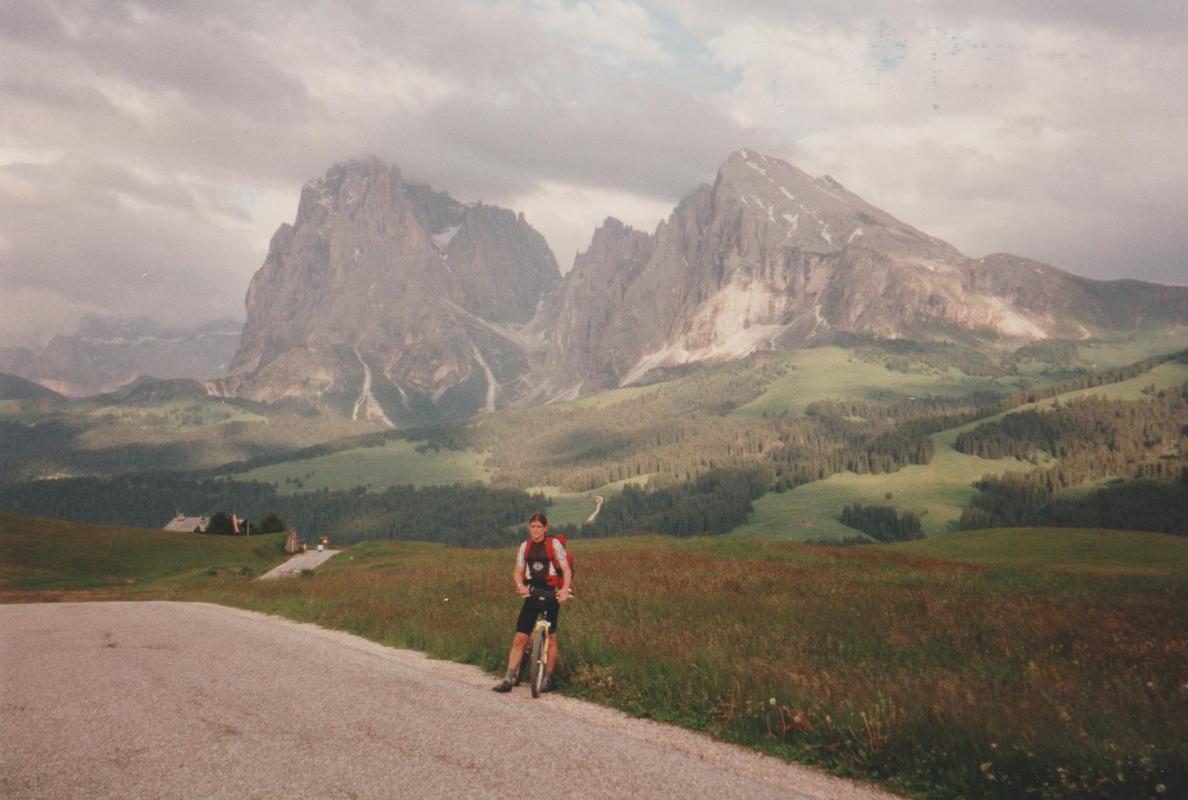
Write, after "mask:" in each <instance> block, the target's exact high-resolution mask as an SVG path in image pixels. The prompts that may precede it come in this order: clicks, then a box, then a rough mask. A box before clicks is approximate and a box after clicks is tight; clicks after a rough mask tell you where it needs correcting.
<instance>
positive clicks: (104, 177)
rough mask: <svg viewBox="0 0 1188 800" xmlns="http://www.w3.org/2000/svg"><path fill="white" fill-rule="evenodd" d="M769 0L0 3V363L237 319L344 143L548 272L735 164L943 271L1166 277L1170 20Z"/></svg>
mask: <svg viewBox="0 0 1188 800" xmlns="http://www.w3.org/2000/svg"><path fill="white" fill-rule="evenodd" d="M791 5H792V4H788V3H784V2H775V0H772V1H771V2H752V3H749V4H747V6H746V10H745V11H743V12H739V11H737V10H733V9H734V8H735V7H728V6H726V5H725V4H719V3H709V2H704V3H699V2H695V1H693V0H687V1H686V2H675V0H674V1H673V2H664V1H663V0H658V1H657V2H655V3H651V4H645V3H640V2H634V0H582V1H581V2H576V3H575V2H563V0H524V2H513V1H512V0H493V1H491V2H478V1H477V0H476V1H475V2H464V1H462V0H455V1H454V2H449V3H442V2H426V1H424V0H409V1H408V2H402V3H399V4H386V3H379V2H363V1H362V0H355V2H344V3H337V4H319V5H318V7H317V8H315V9H312V10H307V9H300V8H298V7H297V6H296V4H290V3H282V2H258V3H252V4H245V3H239V2H234V0H209V1H204V2H198V0H194V1H193V2H178V3H170V4H148V3H144V4H138V3H132V2H128V3H124V4H119V5H117V4H108V3H105V4H94V3H89V2H83V1H82V0H79V1H78V2H72V1H71V0H60V1H59V2H54V3H46V2H34V1H32V0H31V1H30V2H22V1H21V0H18V1H17V2H14V3H5V4H2V5H0V104H3V107H4V108H5V114H4V115H3V118H2V119H0V345H4V344H15V343H30V342H32V341H35V340H44V339H45V338H46V337H48V336H50V335H52V334H54V333H59V332H64V331H66V330H68V329H69V328H70V326H71V325H72V324H73V323H74V321H76V320H77V319H78V318H79V317H80V316H81V315H82V314H84V313H88V312H95V311H109V312H111V313H125V314H149V315H150V316H154V317H156V318H157V319H159V320H160V321H162V322H169V323H191V322H197V321H202V320H206V319H210V318H213V317H236V316H240V315H241V314H242V302H243V294H244V291H245V288H246V286H247V282H248V280H249V278H250V276H251V274H252V272H254V271H255V269H256V268H258V266H259V265H260V263H262V261H263V257H264V253H265V249H266V247H267V242H268V238H269V236H270V235H271V233H272V231H273V230H274V229H275V228H276V226H277V225H279V224H280V223H281V222H284V221H288V220H291V219H292V218H293V215H294V213H295V210H296V204H297V196H298V192H299V190H300V186H301V185H302V184H303V183H304V182H305V181H306V180H308V179H309V178H311V177H314V176H317V175H321V174H323V173H324V172H325V170H326V169H327V167H328V166H329V165H330V164H332V163H333V162H335V161H338V160H341V159H343V158H350V157H356V156H360V155H365V154H376V155H379V156H380V157H381V158H384V159H385V160H387V161H389V162H391V163H394V164H397V165H399V166H400V167H401V169H402V170H403V172H404V173H405V174H406V175H407V176H408V177H410V178H412V179H414V180H420V181H424V182H427V183H430V184H432V185H433V186H434V187H435V188H438V189H443V190H446V191H448V192H450V193H451V194H453V195H454V196H456V197H458V198H459V199H463V200H478V199H482V200H484V201H486V202H491V203H498V204H500V205H506V206H509V207H512V208H515V209H517V210H523V211H525V213H526V215H527V217H528V219H529V221H530V222H532V223H533V224H535V225H536V226H537V227H538V228H539V229H540V230H541V231H542V232H543V233H544V234H545V236H546V238H548V239H549V242H550V244H551V245H552V246H553V248H554V251H555V252H556V253H557V256H558V261H559V262H560V263H561V264H562V268H563V269H567V268H568V267H569V265H570V263H571V262H572V258H573V254H574V252H575V251H576V250H578V249H580V248H583V247H585V246H586V244H587V243H588V241H589V236H590V233H591V232H592V230H593V228H594V226H595V225H596V224H598V223H599V222H600V221H601V220H602V219H603V218H604V217H606V216H608V215H614V216H618V217H620V218H622V219H624V220H625V221H627V222H629V223H631V224H634V225H637V226H641V227H645V228H651V227H652V226H654V225H655V223H656V221H657V220H658V219H659V218H660V217H661V216H663V215H665V214H667V213H668V211H669V210H670V209H671V208H672V206H673V205H675V203H676V202H677V201H678V200H679V199H680V197H681V196H682V195H684V194H685V193H686V192H688V191H689V190H690V189H692V188H693V187H694V186H696V185H697V184H698V183H700V182H704V181H711V180H712V179H713V175H714V171H715V169H716V167H717V166H718V164H719V163H720V162H721V161H722V160H723V159H724V157H725V156H726V154H727V153H728V152H730V151H731V150H734V149H737V148H738V147H742V146H747V147H753V148H756V149H759V150H762V151H764V152H767V153H769V154H771V155H775V156H779V157H784V158H789V159H791V160H793V161H795V162H796V163H798V164H799V165H800V166H802V167H803V168H805V169H807V170H808V171H810V172H813V173H820V172H828V173H830V174H832V175H833V176H834V177H835V178H837V179H838V180H840V181H842V182H843V183H845V184H846V185H847V186H848V187H849V188H851V189H852V190H854V191H856V192H858V193H859V194H861V195H863V196H864V197H866V198H867V199H868V200H870V201H871V202H873V203H875V204H876V205H879V206H881V207H883V208H885V209H886V210H888V211H890V212H891V213H893V214H895V215H896V216H898V217H900V218H902V219H904V220H905V221H908V222H910V223H912V224H914V225H916V226H917V227H920V228H922V229H924V230H926V231H928V232H929V233H932V234H934V235H938V236H941V237H943V238H946V239H948V240H950V241H952V242H953V243H954V244H955V245H957V246H958V247H959V248H961V249H963V250H964V251H966V252H967V253H969V254H971V255H981V254H984V253H986V252H991V251H998V250H1006V251H1011V252H1017V253H1021V254H1024V255H1028V256H1032V257H1035V258H1039V259H1042V260H1047V261H1050V262H1052V263H1054V264H1056V265H1058V266H1061V267H1063V268H1066V269H1069V270H1070V271H1073V272H1077V273H1079V274H1083V275H1087V276H1090V277H1096V278H1119V277H1141V278H1147V279H1151V280H1159V281H1165V282H1180V283H1183V282H1188V262H1186V260H1185V257H1184V255H1183V254H1184V253H1185V252H1188V231H1186V230H1185V226H1184V225H1183V222H1182V218H1183V212H1182V209H1183V208H1184V207H1185V206H1186V201H1188V157H1186V156H1185V154H1184V153H1183V152H1182V143H1183V142H1185V141H1188V99H1186V97H1185V95H1184V93H1183V92H1182V90H1181V89H1180V85H1179V84H1180V82H1181V81H1182V77H1181V76H1183V75H1184V74H1188V51H1185V49H1184V48H1183V47H1182V45H1181V42H1182V41H1183V35H1184V34H1185V33H1188V30H1186V27H1188V26H1186V25H1185V12H1184V8H1185V7H1184V5H1183V4H1182V3H1175V2H1166V3H1158V2H1152V3H1148V4H1144V6H1143V7H1142V13H1134V12H1133V10H1131V11H1129V12H1127V13H1122V10H1120V7H1118V6H1116V4H1107V3H1084V2H1076V3H1074V2H1071V0H1070V1H1069V2H1061V3H1047V4H1025V3H1022V2H1017V3H1001V4H996V6H995V9H994V10H993V11H992V12H987V11H985V10H979V11H978V12H977V13H976V14H975V13H971V12H969V11H967V10H965V9H966V8H967V7H968V6H967V4H956V3H939V2H938V3H932V4H929V3H924V4H912V5H911V8H910V11H905V10H904V7H903V4H892V3H889V2H888V3H878V2H864V3H862V4H854V5H853V6H852V7H848V6H847V4H845V3H842V4H828V5H826V4H820V5H812V4H808V5H805V4H796V5H797V6H798V7H799V8H798V9H796V10H790V8H789V6H791ZM1033 5H1038V6H1042V7H1038V8H1033V7H1032V6H1033ZM728 8H731V9H732V10H727V9H728Z"/></svg>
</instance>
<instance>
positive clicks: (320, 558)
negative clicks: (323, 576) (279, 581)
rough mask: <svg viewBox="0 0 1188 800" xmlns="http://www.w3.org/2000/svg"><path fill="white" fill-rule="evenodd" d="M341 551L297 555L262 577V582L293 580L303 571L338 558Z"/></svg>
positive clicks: (315, 549) (313, 550)
mask: <svg viewBox="0 0 1188 800" xmlns="http://www.w3.org/2000/svg"><path fill="white" fill-rule="evenodd" d="M341 552H342V551H341V550H323V551H321V552H320V553H319V552H318V550H317V548H314V549H312V550H306V551H305V552H304V553H297V554H296V555H295V556H293V557H292V558H290V559H289V560H288V561H286V562H285V563H283V564H280V565H278V566H275V567H273V568H272V569H270V570H268V571H267V572H265V573H264V574H263V575H261V576H260V580H262V581H268V580H272V579H274V578H292V577H294V576H295V575H300V574H301V570H303V569H313V568H314V567H316V566H318V565H319V564H321V563H323V562H325V561H326V559H328V558H331V557H332V556H336V555H338V554H339V553H341Z"/></svg>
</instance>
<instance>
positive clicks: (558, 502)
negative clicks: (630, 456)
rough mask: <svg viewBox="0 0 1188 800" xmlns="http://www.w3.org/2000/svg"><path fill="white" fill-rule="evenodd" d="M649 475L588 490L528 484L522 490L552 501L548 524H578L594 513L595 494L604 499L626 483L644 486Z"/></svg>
mask: <svg viewBox="0 0 1188 800" xmlns="http://www.w3.org/2000/svg"><path fill="white" fill-rule="evenodd" d="M650 477H651V475H640V476H639V477H636V478H627V479H625V480H621V481H615V482H614V483H608V484H606V485H605V486H599V487H598V488H597V489H591V490H590V491H588V492H563V491H561V490H560V489H558V488H557V487H556V486H530V487H528V488H527V489H525V490H524V491H525V492H527V493H528V494H536V493H538V492H539V493H540V494H543V495H544V496H545V497H547V498H549V499H550V500H552V501H553V504H552V505H551V506H549V507H548V517H549V524H550V525H580V524H582V523H583V522H585V521H586V520H587V519H589V518H590V515H591V514H593V513H594V507H595V501H594V496H595V495H598V496H599V497H602V498H604V499H605V498H607V497H614V496H615V495H617V494H619V493H620V492H622V491H623V487H624V486H626V485H627V484H629V483H632V484H635V485H637V486H644V485H646V484H647V482H648V478H650Z"/></svg>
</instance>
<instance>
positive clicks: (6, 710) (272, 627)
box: [0, 602, 890, 800]
mask: <svg viewBox="0 0 1188 800" xmlns="http://www.w3.org/2000/svg"><path fill="white" fill-rule="evenodd" d="M509 624H510V623H509ZM493 683H494V681H493V680H492V678H491V677H490V676H487V675H485V674H484V673H482V672H481V671H480V670H478V669H476V668H474V667H468V666H465V665H461V664H453V663H449V662H443V661H434V660H431V659H428V658H426V657H424V656H422V655H421V654H419V653H414V652H410V651H406V650H395V649H392V648H387V647H383V646H381V645H378V644H375V643H373V642H369V641H366V640H364V639H361V638H358V637H355V636H351V635H349V634H345V633H339V632H335V631H328V630H324V629H322V628H319V627H317V626H314V625H308V624H301V623H296V622H290V621H288V620H282V619H278V618H275V617H268V616H265V615H262V614H255V613H252V612H247V611H241V610H236V609H230V608H223V607H221V606H215V605H206V604H199V603H166V602H151V603H60V604H58V603H45V604H31V605H2V606H0V797H4V798H127V799H129V800H130V799H131V798H318V799H319V800H322V799H324V798H392V797H415V798H418V799H419V798H438V797H440V798H450V800H457V798H472V797H474V798H485V797H492V798H496V797H508V798H510V797H515V798H524V797H553V796H563V797H579V798H587V797H589V798H601V797H606V798H616V800H619V799H621V798H636V797H662V798H665V800H671V798H681V799H682V800H685V798H713V800H722V798H733V797H745V798H863V799H871V800H873V798H887V797H890V796H889V795H885V794H882V793H880V792H877V791H875V790H872V789H869V788H865V787H862V786H859V785H857V784H853V783H849V782H846V781H842V780H838V779H835V778H830V777H825V776H822V775H819V774H817V773H815V772H812V771H810V770H807V769H804V768H800V767H797V766H793V765H789V764H785V763H783V762H780V761H777V760H775V759H772V758H767V757H764V756H760V755H756V754H754V753H751V752H748V751H746V750H743V749H740V748H735V747H732V746H729V745H723V744H720V743H716V742H713V741H711V740H709V739H708V738H706V737H703V736H701V735H699V734H695V733H691V732H688V731H683V730H680V729H676V728H671V727H668V726H664V725H659V724H656V723H653V722H649V721H646V720H637V719H631V718H629V717H627V716H625V715H622V714H620V713H618V712H615V711H611V710H608V709H605V708H602V707H600V706H596V705H593V704H590V703H584V702H580V701H577V700H573V699H570V698H565V697H562V696H560V695H555V694H553V695H545V696H544V697H542V698H541V699H539V700H532V699H531V696H530V695H529V694H528V691H527V689H525V688H518V689H516V690H515V691H513V692H512V693H511V694H509V695H500V694H496V693H494V692H492V691H490V687H491V686H492V685H493Z"/></svg>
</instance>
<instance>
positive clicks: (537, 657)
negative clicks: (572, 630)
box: [532, 627, 549, 697]
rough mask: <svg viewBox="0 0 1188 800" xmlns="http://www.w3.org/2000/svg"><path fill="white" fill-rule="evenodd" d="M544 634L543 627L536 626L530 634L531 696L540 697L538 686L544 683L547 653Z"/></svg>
mask: <svg viewBox="0 0 1188 800" xmlns="http://www.w3.org/2000/svg"><path fill="white" fill-rule="evenodd" d="M545 642H546V634H545V630H544V628H543V627H538V628H537V629H536V631H535V632H533V634H532V696H533V697H540V687H541V686H543V685H544V677H545V666H546V662H547V661H548V657H549V654H548V653H547V652H546V651H547V650H548V647H547V646H546V644H545Z"/></svg>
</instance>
